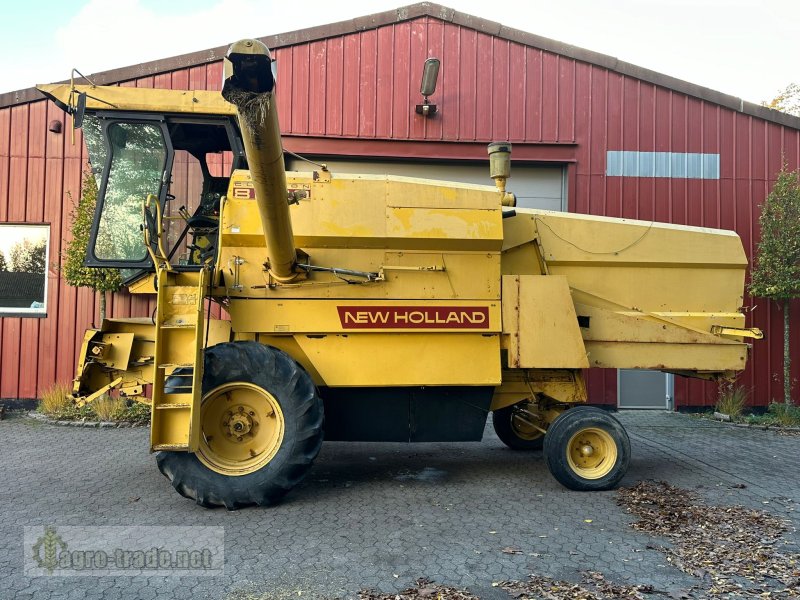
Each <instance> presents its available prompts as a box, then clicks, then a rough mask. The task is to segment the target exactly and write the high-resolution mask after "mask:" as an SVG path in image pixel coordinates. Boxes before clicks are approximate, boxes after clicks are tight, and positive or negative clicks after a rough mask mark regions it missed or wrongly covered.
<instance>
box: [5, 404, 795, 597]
mask: <svg viewBox="0 0 800 600" xmlns="http://www.w3.org/2000/svg"><path fill="white" fill-rule="evenodd" d="M619 418H620V420H622V421H623V422H624V423H625V425H626V427H627V428H628V431H629V433H630V436H631V441H632V446H633V462H632V465H631V469H630V471H629V474H628V476H627V477H626V479H625V480H624V481H623V485H629V484H633V483H635V482H636V481H638V480H640V479H648V478H652V479H659V480H666V481H668V482H670V483H672V484H673V485H677V486H681V487H685V488H691V489H699V491H700V492H701V494H702V495H703V496H704V497H705V498H706V499H707V500H709V501H710V502H712V503H725V504H735V503H738V504H744V505H747V506H753V507H758V508H762V509H767V510H770V511H773V512H775V513H776V514H778V515H780V516H786V517H789V518H794V523H795V524H797V519H796V517H795V514H794V512H793V508H794V503H795V502H796V501H798V500H799V499H800V481H798V478H797V473H798V467H797V456H798V454H800V437H791V436H784V435H779V434H776V433H773V432H765V431H756V430H747V429H740V428H734V427H731V426H727V425H720V424H714V423H710V422H708V421H700V420H697V419H694V418H691V417H688V416H685V415H673V414H666V413H646V412H638V413H636V412H629V413H623V414H621V415H620V416H619ZM489 429H491V428H489ZM146 447H147V431H146V430H145V429H114V430H103V429H81V428H72V427H55V426H51V425H47V424H42V423H38V422H35V421H32V420H30V419H28V418H23V417H21V416H14V417H12V418H11V419H7V420H6V421H2V422H0V598H2V599H5V598H75V599H79V598H86V599H87V600H90V599H92V598H98V599H99V598H104V599H105V598H108V599H114V598H136V599H142V600H146V599H148V598H156V597H158V598H214V599H226V600H239V599H245V598H247V599H251V598H252V599H255V598H257V599H259V600H261V599H264V600H267V599H271V598H290V597H292V598H297V597H301V598H319V597H323V596H330V597H334V596H339V597H347V596H352V595H353V594H354V593H355V592H356V591H358V590H359V589H361V588H364V587H372V588H377V589H380V590H383V591H387V592H388V591H393V590H398V589H402V588H404V587H406V586H407V585H409V584H410V583H411V582H412V581H413V580H414V579H416V578H417V577H420V576H427V577H430V578H432V579H435V580H436V581H438V582H441V583H446V584H450V585H456V586H466V587H469V588H470V589H471V590H472V591H473V592H475V593H476V594H478V595H479V596H481V598H484V599H492V598H498V599H499V598H508V596H506V595H505V593H504V592H502V591H500V590H499V589H497V588H493V587H492V586H491V583H492V582H493V581H497V580H500V579H524V578H525V577H526V576H527V575H528V574H529V573H536V574H539V575H545V576H552V577H557V578H562V579H568V580H574V579H576V578H577V577H578V574H579V572H580V571H581V570H584V569H587V568H590V569H592V570H597V571H601V572H602V573H603V574H604V575H605V576H606V578H607V579H609V580H612V581H614V582H617V583H629V584H632V583H638V584H652V585H654V586H655V587H656V588H657V589H660V590H668V591H669V590H679V589H684V588H688V587H689V586H691V585H692V584H693V583H696V581H695V580H692V578H691V577H689V576H687V575H685V574H683V573H681V572H680V571H678V570H677V569H675V568H674V567H672V566H670V565H669V564H668V563H667V562H666V561H665V559H664V558H663V556H662V555H661V554H660V553H658V552H656V551H654V550H650V549H648V548H647V546H648V544H651V543H662V542H663V540H651V539H649V538H648V537H647V536H646V535H643V534H641V533H637V532H634V531H633V530H632V529H630V527H629V526H628V523H629V522H630V517H629V516H628V515H626V514H625V512H624V511H623V510H622V509H621V508H619V507H618V506H617V505H616V502H615V498H616V496H615V493H614V492H605V493H594V494H586V493H577V492H570V491H567V490H565V489H564V488H562V487H561V486H559V485H558V484H557V483H556V482H555V481H554V480H553V479H552V478H551V477H550V475H549V473H548V472H547V468H546V466H545V465H544V462H543V460H542V458H541V454H539V453H534V454H522V453H516V452H512V451H510V450H507V449H506V448H505V447H504V446H503V445H502V444H501V443H500V442H499V441H498V440H497V438H496V437H495V436H494V434H493V432H492V433H488V432H487V436H486V438H485V439H484V441H483V442H482V443H475V444H447V445H446V444H420V445H401V444H352V443H351V444H345V443H328V444H326V445H325V446H323V450H322V453H321V455H320V458H319V460H318V462H317V463H316V465H315V467H314V469H313V470H312V472H311V474H310V476H309V477H308V479H307V480H306V481H305V482H304V483H303V485H302V486H300V487H299V488H298V489H296V490H295V491H294V492H293V493H292V494H291V495H290V496H289V497H288V498H287V500H286V501H285V502H284V503H283V504H281V505H280V506H277V507H274V508H270V509H245V510H241V511H238V512H227V511H225V510H213V511H209V510H205V509H201V508H199V507H197V506H195V505H194V504H193V503H191V502H190V501H187V500H185V499H184V498H182V497H180V496H178V495H177V494H176V493H175V492H174V491H173V490H172V488H171V486H170V485H169V484H168V482H167V480H166V479H165V478H164V477H162V476H161V474H160V473H159V472H158V470H157V468H156V466H155V460H154V458H153V457H152V456H150V455H148V454H147V448H146ZM741 484H744V486H745V487H741ZM587 521H591V522H587ZM46 524H53V525H56V526H70V525H75V526H87V525H215V526H223V527H224V528H225V559H226V560H225V563H226V564H225V572H224V575H221V576H216V577H203V578H201V577H185V576H184V577H68V578H67V577H37V578H29V577H26V576H25V575H24V574H23V571H22V559H23V552H22V537H23V535H22V528H23V526H26V525H46ZM509 546H516V547H519V548H520V549H521V550H522V554H506V553H503V551H502V550H503V548H506V547H509Z"/></svg>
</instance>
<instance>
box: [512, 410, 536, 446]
mask: <svg viewBox="0 0 800 600" xmlns="http://www.w3.org/2000/svg"><path fill="white" fill-rule="evenodd" d="M538 419H539V417H538V415H536V414H534V413H532V412H530V411H528V410H527V408H526V407H516V408H515V409H514V410H513V411H512V413H511V431H513V432H514V435H516V436H517V437H518V438H519V439H521V440H526V441H529V442H532V441H533V440H535V439H538V438H540V437H542V435H543V434H542V432H541V431H539V430H538V429H536V428H535V427H534V426H533V425H531V423H530V422H529V421H535V420H538Z"/></svg>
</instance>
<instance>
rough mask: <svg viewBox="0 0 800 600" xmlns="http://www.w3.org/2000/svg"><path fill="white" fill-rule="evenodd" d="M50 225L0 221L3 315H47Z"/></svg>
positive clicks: (0, 278) (0, 314)
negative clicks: (0, 222)
mask: <svg viewBox="0 0 800 600" xmlns="http://www.w3.org/2000/svg"><path fill="white" fill-rule="evenodd" d="M49 247H50V226H49V225H29V224H27V223H25V224H14V223H2V224H0V317H9V316H16V317H27V316H30V317H43V316H45V315H46V314H47V265H48V259H49V256H48V252H49Z"/></svg>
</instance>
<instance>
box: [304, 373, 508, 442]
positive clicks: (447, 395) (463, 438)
mask: <svg viewBox="0 0 800 600" xmlns="http://www.w3.org/2000/svg"><path fill="white" fill-rule="evenodd" d="M493 392H494V388H491V387H467V386H458V387H457V386H450V387H416V388H406V387H403V388H321V389H320V395H321V396H322V399H323V401H324V403H325V439H326V440H330V441H350V442H479V441H481V438H482V437H483V429H484V426H485V424H486V415H487V414H488V412H489V405H490V404H491V401H492V394H493Z"/></svg>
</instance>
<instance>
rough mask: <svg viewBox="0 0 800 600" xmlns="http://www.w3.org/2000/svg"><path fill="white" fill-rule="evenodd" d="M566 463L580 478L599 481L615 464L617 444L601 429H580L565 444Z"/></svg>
mask: <svg viewBox="0 0 800 600" xmlns="http://www.w3.org/2000/svg"><path fill="white" fill-rule="evenodd" d="M567 462H568V463H569V466H570V468H571V469H572V470H573V471H574V472H575V473H576V474H577V475H579V476H580V477H583V478H584V479H600V478H602V477H605V476H606V475H608V474H609V473H610V472H611V470H612V469H613V468H614V465H615V464H616V462H617V444H616V443H615V442H614V438H613V437H611V434H609V433H608V432H607V431H605V430H603V429H598V428H596V427H590V428H587V429H581V430H580V431H579V432H578V433H576V434H575V435H573V436H572V437H571V438H570V440H569V443H568V444H567Z"/></svg>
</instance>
